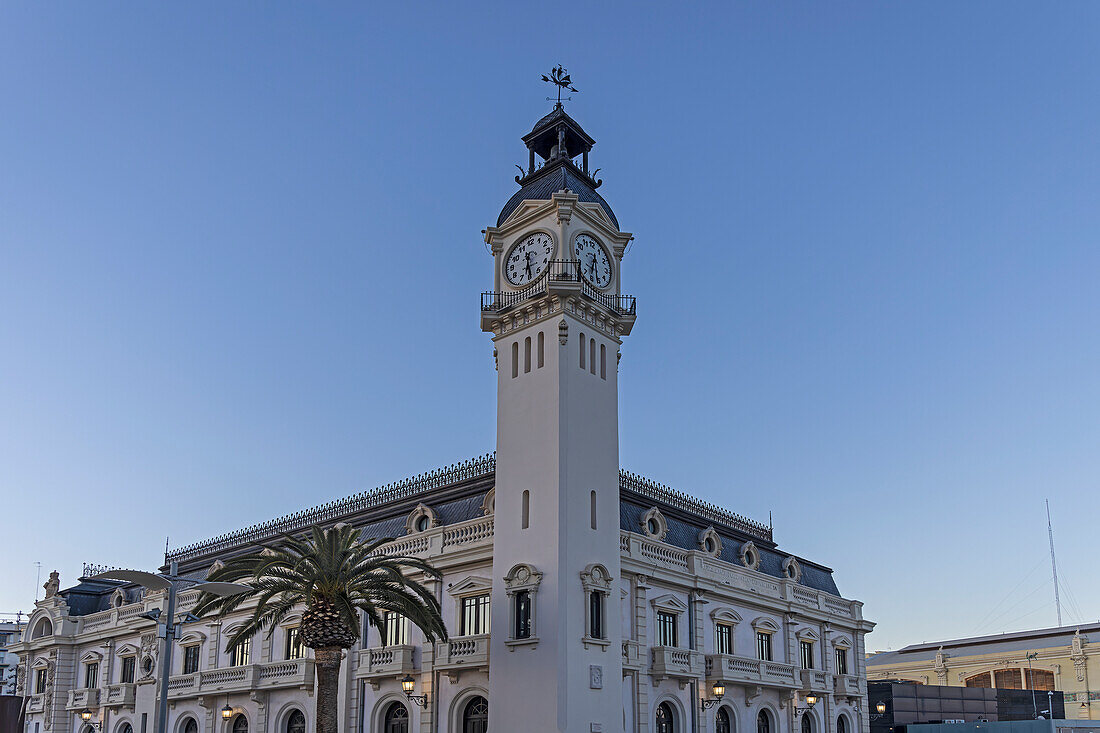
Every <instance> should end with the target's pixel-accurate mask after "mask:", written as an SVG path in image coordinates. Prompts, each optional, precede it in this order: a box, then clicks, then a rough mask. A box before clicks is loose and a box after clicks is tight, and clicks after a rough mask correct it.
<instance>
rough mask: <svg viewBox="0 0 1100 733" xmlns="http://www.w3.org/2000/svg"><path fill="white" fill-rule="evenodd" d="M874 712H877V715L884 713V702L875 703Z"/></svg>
mask: <svg viewBox="0 0 1100 733" xmlns="http://www.w3.org/2000/svg"><path fill="white" fill-rule="evenodd" d="M875 712H876V713H878V714H879V715H882V714H883V713H885V712H886V703H884V702H879V703H877V704H876V705H875Z"/></svg>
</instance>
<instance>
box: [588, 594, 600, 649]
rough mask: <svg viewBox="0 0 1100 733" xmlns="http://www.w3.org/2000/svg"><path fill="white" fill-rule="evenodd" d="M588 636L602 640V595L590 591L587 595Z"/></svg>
mask: <svg viewBox="0 0 1100 733" xmlns="http://www.w3.org/2000/svg"><path fill="white" fill-rule="evenodd" d="M588 636H589V637H591V638H593V639H603V638H604V635H603V593H600V592H599V591H592V592H591V593H589V594H588Z"/></svg>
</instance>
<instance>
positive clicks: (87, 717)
mask: <svg viewBox="0 0 1100 733" xmlns="http://www.w3.org/2000/svg"><path fill="white" fill-rule="evenodd" d="M80 719H81V720H83V721H84V722H85V723H87V724H88V725H89V726H91V727H92V728H93V729H95V730H99V729H100V728H101V727H102V726H103V724H102V723H100V722H99V721H96V722H94V723H93V722H92V711H91V710H89V709H88V708H84V709H83V710H81V711H80Z"/></svg>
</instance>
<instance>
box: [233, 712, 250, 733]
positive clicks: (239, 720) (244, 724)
mask: <svg viewBox="0 0 1100 733" xmlns="http://www.w3.org/2000/svg"><path fill="white" fill-rule="evenodd" d="M233 733H248V718H246V717H244V716H243V715H238V716H237V717H235V718H233Z"/></svg>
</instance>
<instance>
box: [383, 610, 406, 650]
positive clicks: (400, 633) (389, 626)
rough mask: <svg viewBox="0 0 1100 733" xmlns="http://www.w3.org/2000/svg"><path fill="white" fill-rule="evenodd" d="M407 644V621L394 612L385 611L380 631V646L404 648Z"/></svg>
mask: <svg viewBox="0 0 1100 733" xmlns="http://www.w3.org/2000/svg"><path fill="white" fill-rule="evenodd" d="M408 643H409V620H408V619H407V618H405V617H404V616H402V615H401V614H399V613H397V612H396V611H386V616H385V619H384V624H383V629H382V646H404V645H405V644H408Z"/></svg>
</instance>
